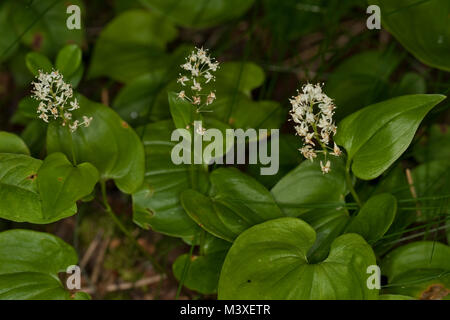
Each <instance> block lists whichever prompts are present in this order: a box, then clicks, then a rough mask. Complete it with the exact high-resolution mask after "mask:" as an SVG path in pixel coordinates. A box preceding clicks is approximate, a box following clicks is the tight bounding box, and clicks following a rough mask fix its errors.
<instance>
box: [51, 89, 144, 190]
mask: <svg viewBox="0 0 450 320" xmlns="http://www.w3.org/2000/svg"><path fill="white" fill-rule="evenodd" d="M78 100H79V104H80V109H78V110H75V111H74V112H73V117H74V119H81V118H82V116H88V117H92V118H93V120H92V122H91V124H90V126H89V127H87V128H84V127H80V128H78V130H77V131H75V132H74V133H72V134H71V133H70V131H69V130H68V129H67V127H63V126H61V125H60V124H59V123H58V122H53V123H51V124H50V125H49V128H48V132H47V150H48V152H49V153H53V152H62V153H64V154H65V155H66V156H67V157H68V158H69V159H72V146H73V151H74V153H75V157H76V160H77V163H81V162H89V163H91V164H92V165H94V166H95V167H96V168H97V170H98V171H99V172H100V179H103V180H105V179H113V180H114V181H115V183H116V185H117V187H118V188H119V189H120V190H121V191H123V192H124V193H133V192H134V191H136V189H137V188H139V187H140V186H141V184H142V182H143V177H144V169H145V159H144V157H145V155H144V148H143V146H142V142H141V141H140V139H139V137H138V136H137V134H136V133H135V132H134V130H133V129H132V128H131V127H130V126H129V125H128V124H127V123H126V122H125V121H123V120H122V119H121V118H120V117H119V116H118V115H117V114H116V113H115V112H114V111H113V110H112V109H111V108H108V107H106V106H104V105H102V104H99V103H95V102H92V101H90V100H88V99H87V98H85V97H83V96H78Z"/></svg>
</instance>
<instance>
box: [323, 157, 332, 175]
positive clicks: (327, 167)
mask: <svg viewBox="0 0 450 320" xmlns="http://www.w3.org/2000/svg"><path fill="white" fill-rule="evenodd" d="M320 168H321V169H322V173H323V174H325V173H329V172H330V171H331V162H330V160H328V161H327V163H326V164H325V165H323V162H322V161H320Z"/></svg>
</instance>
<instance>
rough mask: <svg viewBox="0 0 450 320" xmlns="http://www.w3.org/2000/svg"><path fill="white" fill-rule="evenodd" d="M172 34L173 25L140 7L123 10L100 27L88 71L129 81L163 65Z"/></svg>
mask: <svg viewBox="0 0 450 320" xmlns="http://www.w3.org/2000/svg"><path fill="white" fill-rule="evenodd" d="M176 35H177V30H176V29H175V27H174V26H173V25H172V24H171V23H170V22H167V21H166V20H165V19H164V17H162V16H159V15H156V14H154V13H151V12H149V11H144V10H130V11H126V12H124V13H122V14H121V15H119V16H118V17H116V18H115V19H114V20H113V21H111V22H110V23H109V24H108V25H107V26H106V28H105V29H104V30H103V31H102V33H101V35H100V37H99V39H98V41H97V43H96V46H95V49H94V53H93V57H92V62H91V67H90V69H89V73H88V75H89V77H91V78H94V77H99V76H108V77H111V78H113V79H115V80H117V81H121V82H130V81H131V80H133V79H134V78H136V77H138V76H140V75H143V74H145V73H148V72H150V71H153V72H154V71H155V69H158V68H164V65H165V55H164V51H165V47H166V44H167V43H168V42H170V41H171V40H173V39H174V38H175V37H176Z"/></svg>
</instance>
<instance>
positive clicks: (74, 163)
mask: <svg viewBox="0 0 450 320" xmlns="http://www.w3.org/2000/svg"><path fill="white" fill-rule="evenodd" d="M67 130H69V135H70V149H71V151H72V162H73V165H74V166H76V165H77V158H76V157H75V149H74V148H73V135H72V131H70V128H69V126H67Z"/></svg>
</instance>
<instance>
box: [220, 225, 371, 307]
mask: <svg viewBox="0 0 450 320" xmlns="http://www.w3.org/2000/svg"><path fill="white" fill-rule="evenodd" d="M315 238H316V233H315V231H314V230H313V229H312V228H311V227H310V226H309V225H308V224H306V223H305V222H303V221H302V220H299V219H297V218H281V219H276V220H271V221H267V222H265V223H262V224H259V225H256V226H254V227H252V228H250V229H248V230H247V231H245V232H244V233H242V234H241V235H240V236H239V237H238V238H237V239H236V240H235V242H234V243H233V246H232V247H231V249H230V251H229V252H228V255H227V257H226V258H225V263H224V265H223V268H222V272H221V274H220V280H219V299H224V300H226V299H234V300H235V299H251V300H254V299H256V300H259V299H261V300H271V299H274V300H275V299H278V300H285V299H293V300H295V299H314V300H316V299H376V298H377V297H378V290H370V289H368V288H367V285H366V281H367V274H366V270H367V267H368V266H370V265H375V264H376V260H375V256H374V254H373V251H372V248H371V247H370V246H369V245H368V244H367V243H366V242H365V241H364V239H363V238H361V236H359V235H356V234H345V235H343V236H340V237H339V238H337V239H336V240H335V241H334V242H333V244H332V246H331V250H330V254H329V255H328V257H327V258H326V259H325V260H324V261H323V262H320V263H317V264H310V263H309V262H308V260H307V258H306V257H307V252H308V250H309V249H310V248H311V246H312V245H313V244H314V242H315Z"/></svg>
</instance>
